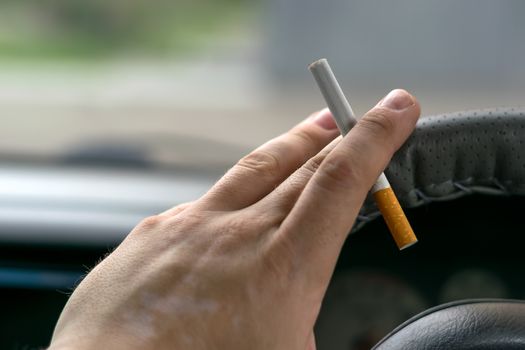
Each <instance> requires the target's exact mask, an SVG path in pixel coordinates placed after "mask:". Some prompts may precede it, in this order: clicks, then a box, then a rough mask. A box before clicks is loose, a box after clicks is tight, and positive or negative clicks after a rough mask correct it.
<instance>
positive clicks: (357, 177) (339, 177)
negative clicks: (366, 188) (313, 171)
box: [317, 156, 362, 191]
mask: <svg viewBox="0 0 525 350" xmlns="http://www.w3.org/2000/svg"><path fill="white" fill-rule="evenodd" d="M354 163H355V162H354V161H353V160H352V157H343V156H335V157H330V158H327V159H325V160H324V161H323V165H322V167H321V168H320V169H319V177H318V179H317V180H318V181H317V184H318V185H319V186H321V187H322V188H325V189H328V190H330V191H337V190H339V189H341V188H344V187H347V186H348V184H355V183H356V182H361V181H362V174H361V171H360V169H359V167H358V166H356V164H354Z"/></svg>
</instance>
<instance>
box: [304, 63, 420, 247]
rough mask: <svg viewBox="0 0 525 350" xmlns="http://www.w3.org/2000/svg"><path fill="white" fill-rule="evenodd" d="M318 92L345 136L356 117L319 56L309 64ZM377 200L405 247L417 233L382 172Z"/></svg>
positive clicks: (375, 191)
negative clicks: (319, 91) (318, 58)
mask: <svg viewBox="0 0 525 350" xmlns="http://www.w3.org/2000/svg"><path fill="white" fill-rule="evenodd" d="M308 68H309V69H310V71H311V72H312V74H313V76H314V78H315V80H316V82H317V85H318V86H319V89H320V90H321V93H322V94H323V97H324V99H325V101H326V104H327V105H328V108H329V109H330V111H331V112H332V115H333V117H334V119H335V122H336V124H337V127H338V128H339V130H340V131H341V135H343V136H345V135H346V134H347V133H348V132H349V131H350V129H352V127H353V126H354V125H355V124H356V122H357V119H356V117H355V115H354V112H353V110H352V107H350V104H349V103H348V100H347V99H346V97H345V95H344V93H343V90H341V87H340V86H339V83H338V82H337V79H336V78H335V75H334V73H333V72H332V69H331V68H330V65H329V64H328V61H327V60H326V59H324V58H323V59H320V60H317V61H315V62H314V63H312V64H311V65H310V66H309V67H308ZM371 192H372V194H373V196H374V199H375V201H376V204H377V206H378V208H379V210H380V211H381V214H382V215H383V218H384V219H385V221H386V224H387V226H388V229H389V230H390V232H391V233H392V236H393V237H394V240H395V241H396V244H397V247H398V248H399V249H405V248H408V247H410V246H411V245H413V244H415V243H416V242H417V238H416V235H415V234H414V231H413V230H412V227H410V224H409V223H408V220H407V218H406V216H405V213H404V212H403V209H401V205H400V204H399V201H398V200H397V198H396V195H395V194H394V191H392V187H390V183H389V182H388V179H387V178H386V176H385V174H384V173H382V174H381V175H380V176H379V178H378V179H377V181H376V183H375V184H374V186H373V187H372V191H371Z"/></svg>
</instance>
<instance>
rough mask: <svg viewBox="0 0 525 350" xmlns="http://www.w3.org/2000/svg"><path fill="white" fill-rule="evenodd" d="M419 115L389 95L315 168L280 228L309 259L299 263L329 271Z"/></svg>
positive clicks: (397, 93) (413, 104) (404, 99)
mask: <svg viewBox="0 0 525 350" xmlns="http://www.w3.org/2000/svg"><path fill="white" fill-rule="evenodd" d="M419 114H420V107H419V104H418V102H417V100H416V99H415V98H414V97H413V96H412V95H410V94H409V93H408V92H406V91H405V90H399V89H398V90H393V91H392V92H390V93H389V94H388V95H387V96H386V97H385V98H384V99H382V100H381V101H380V102H379V103H378V104H377V105H376V106H375V107H374V108H372V109H371V110H370V111H369V112H368V113H366V114H365V115H364V116H363V117H362V118H361V119H360V120H359V121H358V122H357V124H356V125H355V126H354V128H353V129H352V130H350V132H349V133H348V134H347V135H346V136H345V137H344V138H343V140H342V141H341V142H340V143H339V144H338V145H337V146H336V147H335V148H334V149H333V150H332V151H331V152H330V154H328V155H327V156H326V158H325V159H324V160H323V161H322V162H321V164H320V166H319V168H318V169H317V171H316V172H315V174H314V175H313V176H312V178H311V179H310V181H309V182H308V184H307V185H306V187H305V189H304V190H303V192H302V193H301V195H300V197H299V199H298V200H297V202H296V205H295V206H294V208H293V209H292V211H291V212H290V214H289V215H288V217H287V218H286V220H285V221H284V222H283V224H282V226H281V228H282V230H283V234H284V235H286V236H289V238H290V239H291V240H292V241H293V243H294V245H295V246H296V247H297V249H300V250H301V252H300V253H302V254H314V255H315V257H314V256H308V259H305V261H312V262H319V261H322V260H326V259H327V260H329V261H325V263H326V264H328V266H327V265H325V264H320V265H324V267H321V266H318V268H323V269H326V270H325V271H326V272H329V271H331V267H333V266H332V265H333V264H335V259H336V258H337V255H338V252H339V250H340V248H341V245H342V244H343V242H344V239H345V238H346V235H347V233H348V231H349V230H350V228H351V227H352V224H353V223H354V220H355V218H356V216H357V213H358V211H359V209H360V208H361V205H362V204H363V201H364V200H365V197H366V194H367V193H368V191H369V190H370V188H371V187H372V185H373V184H374V183H375V181H376V180H377V178H378V176H379V175H380V174H381V172H382V171H383V170H384V169H385V167H386V166H387V164H388V162H389V161H390V158H391V157H392V155H393V154H394V152H395V151H396V150H397V149H398V148H399V147H400V146H401V145H402V144H403V142H405V140H406V139H407V138H408V136H409V135H410V133H411V132H412V130H413V129H414V126H415V124H416V121H417V119H418V117H419ZM319 247H323V248H324V249H319ZM306 252H308V253H306Z"/></svg>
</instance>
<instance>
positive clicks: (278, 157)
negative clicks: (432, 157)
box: [51, 90, 420, 350]
mask: <svg viewBox="0 0 525 350" xmlns="http://www.w3.org/2000/svg"><path fill="white" fill-rule="evenodd" d="M419 113H420V109H419V105H418V103H417V101H416V100H415V99H414V98H413V97H412V96H411V95H409V94H408V93H407V92H405V91H404V90H394V91H393V92H391V93H390V94H389V95H388V96H387V97H385V98H384V99H383V100H382V101H380V103H379V104H378V105H377V106H376V107H374V108H373V109H372V110H371V111H369V112H368V113H367V114H366V115H365V116H364V117H363V118H362V119H361V120H360V121H359V122H358V123H357V125H356V126H355V127H354V128H353V129H352V130H351V131H350V133H349V134H348V135H347V136H346V137H345V138H343V139H341V138H340V137H339V138H337V135H338V131H337V129H336V126H335V123H334V122H333V120H332V118H331V115H330V113H329V112H328V111H327V110H324V111H321V112H319V113H317V114H314V115H313V116H312V117H310V118H308V119H307V120H305V121H304V122H302V123H300V124H299V125H297V126H296V127H294V128H293V129H292V130H290V131H289V132H288V133H286V134H283V135H281V136H279V137H277V138H276V139H274V140H271V141H269V142H267V143H266V144H264V145H262V146H261V147H259V148H258V149H256V150H255V151H253V152H252V153H251V154H249V155H248V156H246V157H244V158H243V159H241V160H240V161H239V162H238V163H237V165H235V166H234V167H233V168H232V169H231V170H230V171H229V172H228V173H227V174H226V175H225V176H224V177H223V178H222V179H221V180H220V181H218V183H217V184H216V185H215V186H213V187H212V188H211V190H210V191H209V192H208V193H207V194H205V195H204V196H203V197H202V198H200V199H199V200H197V201H195V202H193V203H188V204H184V205H181V206H178V207H175V208H173V209H171V210H168V211H166V212H164V213H162V214H160V215H157V216H153V217H150V218H147V219H145V220H144V221H142V222H141V223H140V224H139V225H138V226H137V227H136V228H135V229H134V230H133V231H132V232H131V233H130V234H129V235H128V236H127V238H126V239H125V240H124V241H123V242H122V244H120V246H119V247H118V248H117V249H116V250H115V251H114V252H113V253H112V254H111V255H109V256H108V257H107V258H106V259H104V260H103V261H102V262H101V263H100V264H98V266H96V267H95V268H94V269H93V270H92V271H91V272H90V273H89V274H88V275H87V277H86V278H85V279H84V280H83V282H82V283H80V285H79V286H78V287H77V288H76V290H75V292H74V293H73V294H72V295H71V297H70V299H69V301H68V303H67V305H66V306H65V308H64V310H63V312H62V315H61V316H60V319H59V321H58V323H57V326H56V329H55V332H54V334H53V339H52V343H51V349H66V348H67V349H228V350H232V349H242V350H245V349H250V350H257V349H265V350H267V349H286V350H290V349H297V350H305V349H315V341H314V335H313V326H314V323H315V320H316V318H317V315H318V313H319V308H320V306H321V302H322V300H323V297H324V294H325V291H326V288H327V286H328V283H329V281H330V278H331V275H332V272H333V269H334V266H335V263H336V260H337V258H338V255H339V252H340V249H341V246H342V245H343V242H344V240H345V238H346V236H347V234H348V232H349V230H350V228H351V227H352V224H353V223H354V220H355V218H356V216H357V214H358V211H359V209H360V208H361V205H362V204H363V201H364V199H365V197H366V194H367V192H368V191H369V190H370V188H371V187H372V185H373V184H374V182H375V180H376V179H377V177H378V176H379V174H380V173H381V172H382V171H383V170H384V168H385V167H386V166H387V164H388V162H389V160H390V158H391V157H392V155H393V153H394V152H395V151H396V150H397V149H398V148H399V147H400V146H401V144H402V143H403V142H404V141H405V140H406V138H407V137H408V136H409V134H410V133H411V132H412V130H413V128H414V125H415V123H416V120H417V118H418V117H419ZM356 288H359V286H356Z"/></svg>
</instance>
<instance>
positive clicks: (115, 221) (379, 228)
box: [0, 108, 525, 350]
mask: <svg viewBox="0 0 525 350" xmlns="http://www.w3.org/2000/svg"><path fill="white" fill-rule="evenodd" d="M442 133H446V138H443V137H441V136H442ZM469 133H470V135H469ZM467 136H468V137H467ZM524 140H525V110H524V109H513V108H506V109H490V110H479V111H471V112H462V113H453V114H446V115H437V116H430V117H427V118H423V119H422V120H421V121H420V122H419V123H418V126H417V128H416V131H415V132H414V134H413V135H412V136H411V138H410V139H409V140H408V141H407V143H406V144H405V145H404V146H403V148H402V149H401V150H400V151H399V152H398V153H396V155H395V157H394V159H393V160H392V162H391V164H390V166H389V167H388V169H387V170H386V173H387V175H388V176H389V177H390V178H392V179H393V187H394V188H395V190H396V192H397V194H398V196H399V198H400V201H401V203H402V204H403V205H404V207H405V210H406V214H407V216H408V218H409V220H410V222H411V223H412V225H413V228H414V230H415V231H416V232H417V233H418V238H419V242H418V244H417V245H415V246H414V247H411V248H408V249H407V250H406V251H402V252H399V251H398V250H397V248H396V246H395V244H394V242H393V241H392V239H391V238H390V237H389V233H388V229H387V228H386V226H385V224H384V222H383V221H382V219H381V218H380V217H378V214H377V209H376V208H374V205H373V203H372V202H371V201H369V202H367V203H365V205H364V206H363V209H362V210H361V214H360V216H359V218H358V220H357V222H356V224H355V226H354V229H353V230H352V232H351V234H350V235H349V238H348V240H347V242H346V244H345V246H344V247H343V249H342V252H341V255H340V258H339V262H338V265H337V268H336V271H335V273H334V277H333V281H332V283H331V285H330V287H329V290H328V292H327V297H326V300H325V302H324V304H323V307H322V311H321V314H320V316H319V319H318V322H317V325H316V335H317V342H318V346H319V348H320V349H336V350H337V349H341V350H343V349H370V348H371V347H373V346H374V345H375V344H377V345H375V349H423V348H445V347H448V348H450V349H474V348H475V349H519V348H522V347H523V344H525V343H524V333H523V324H525V323H524V322H523V321H524V317H525V308H524V307H523V303H522V302H521V301H520V300H521V299H523V298H524V296H525V282H524V280H523V278H522V275H521V274H522V273H523V271H522V267H523V263H522V254H521V253H522V247H523V244H524V243H525V241H524V238H523V237H524V236H523V235H521V234H520V233H521V232H522V229H523V224H522V222H521V221H522V216H521V215H522V213H521V212H522V210H521V208H522V207H523V205H525V198H524V197H523V194H524V191H525V188H524V187H523V183H522V180H523V178H524V177H525V148H524V147H520V146H519V145H520V144H521V143H522V142H523V141H524ZM434 159H440V160H441V161H440V163H436V162H435V161H434ZM520 161H521V162H520ZM488 164H490V165H491V166H490V167H489V166H487V165H488ZM29 175H31V176H29ZM35 175H37V176H35ZM394 179H395V180H394ZM450 180H453V181H452V182H451V181H450ZM213 181H214V178H213V177H211V176H210V174H209V173H208V174H206V175H203V176H201V177H198V176H195V174H192V176H188V175H185V174H184V173H183V172H181V173H177V172H167V171H165V170H164V171H162V170H160V169H159V170H152V169H149V170H147V171H144V170H139V169H133V168H128V169H115V168H110V167H107V166H103V167H99V168H95V169H94V168H93V167H92V166H91V167H89V168H86V166H82V165H81V164H72V163H66V164H56V165H54V166H48V167H42V166H38V167H36V166H27V165H23V164H16V163H11V164H8V165H4V166H3V167H2V169H1V182H2V184H3V186H2V187H1V189H2V193H1V196H0V198H2V204H1V206H0V208H1V212H0V218H1V222H0V228H1V229H0V234H1V237H2V240H1V247H0V249H1V255H0V256H1V266H2V267H1V269H0V287H1V288H0V293H1V295H2V297H1V299H0V300H1V301H0V302H1V303H2V310H4V312H3V313H2V316H1V317H2V318H1V320H0V324H1V326H2V333H3V336H2V338H1V340H0V342H1V344H0V345H1V347H2V348H31V347H38V346H42V345H45V344H46V343H47V342H48V341H49V339H50V335H51V332H52V330H53V326H54V323H55V322H56V319H57V318H58V315H59V314H60V311H61V309H62V307H63V306H64V304H65V302H66V301H67V298H68V295H69V294H70V293H71V292H72V290H73V289H74V286H75V285H76V284H77V283H78V282H79V281H80V280H81V279H82V277H83V276H84V275H85V274H86V273H87V272H88V271H89V269H90V268H92V267H93V266H94V265H95V264H96V263H97V262H98V261H100V259H101V258H103V257H104V256H105V255H106V254H108V253H109V252H111V250H112V249H113V248H114V247H115V245H117V244H118V243H119V242H120V241H121V240H122V239H123V238H124V237H125V236H126V234H127V233H128V232H129V231H130V230H131V229H132V228H133V227H134V225H135V224H136V222H137V221H139V220H140V219H141V218H142V217H145V216H148V215H151V214H153V213H157V212H160V211H162V210H163V209H164V208H166V207H169V206H170V205H172V204H173V198H178V200H179V201H180V202H181V203H182V202H185V201H188V200H191V199H192V198H195V197H198V196H199V195H201V194H202V193H204V192H205V191H206V189H207V188H208V187H209V186H211V184H213ZM443 304H444V305H443ZM439 305H441V306H439ZM440 313H442V314H443V315H440ZM452 313H454V315H453V316H451V314H452ZM465 319H466V320H468V322H467V321H465ZM396 327H398V328H396ZM382 338H383V339H382ZM381 339H382V340H381Z"/></svg>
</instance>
